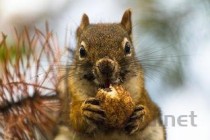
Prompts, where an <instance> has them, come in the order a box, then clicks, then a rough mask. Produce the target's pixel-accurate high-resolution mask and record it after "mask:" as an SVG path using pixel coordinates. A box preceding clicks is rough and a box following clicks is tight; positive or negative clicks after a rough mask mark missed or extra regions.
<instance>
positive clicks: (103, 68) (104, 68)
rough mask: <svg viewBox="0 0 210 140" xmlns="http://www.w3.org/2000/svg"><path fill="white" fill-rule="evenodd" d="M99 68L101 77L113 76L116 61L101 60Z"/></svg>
mask: <svg viewBox="0 0 210 140" xmlns="http://www.w3.org/2000/svg"><path fill="white" fill-rule="evenodd" d="M97 67H98V70H99V72H100V73H101V75H103V76H106V77H110V76H112V74H113V72H114V69H115V65H114V61H113V60H111V59H102V60H99V62H98V63H97Z"/></svg>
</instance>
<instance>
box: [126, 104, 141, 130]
mask: <svg viewBox="0 0 210 140" xmlns="http://www.w3.org/2000/svg"><path fill="white" fill-rule="evenodd" d="M144 115H145V110H144V106H142V105H137V106H136V108H135V110H134V112H133V114H132V115H131V117H130V119H129V120H128V123H127V125H126V126H125V131H126V132H127V133H128V134H133V133H135V132H136V131H137V130H138V129H139V125H140V123H141V122H142V121H143V120H144Z"/></svg>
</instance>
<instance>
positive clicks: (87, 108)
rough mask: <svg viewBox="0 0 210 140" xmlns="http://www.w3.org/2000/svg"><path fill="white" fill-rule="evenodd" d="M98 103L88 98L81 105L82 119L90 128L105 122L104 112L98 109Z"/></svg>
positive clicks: (94, 99) (96, 100)
mask: <svg viewBox="0 0 210 140" xmlns="http://www.w3.org/2000/svg"><path fill="white" fill-rule="evenodd" d="M99 104H100V101H99V100H98V99H96V98H89V99H87V100H85V101H84V103H83V104H82V106H81V108H82V114H83V119H84V120H85V121H86V122H87V123H88V124H89V125H91V126H92V127H97V126H98V125H100V124H102V123H103V122H104V121H105V119H106V118H105V112H104V110H102V109H101V107H100V105H99Z"/></svg>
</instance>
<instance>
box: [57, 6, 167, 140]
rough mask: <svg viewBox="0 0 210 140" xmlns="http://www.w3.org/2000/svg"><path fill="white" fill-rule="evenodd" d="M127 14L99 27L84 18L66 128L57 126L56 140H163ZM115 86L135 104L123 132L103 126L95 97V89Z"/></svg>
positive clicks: (71, 76) (78, 35) (70, 78)
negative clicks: (126, 92)
mask: <svg viewBox="0 0 210 140" xmlns="http://www.w3.org/2000/svg"><path fill="white" fill-rule="evenodd" d="M131 14H132V13H131V10H130V9H128V10H126V11H125V12H124V14H123V16H122V19H121V22H120V23H97V24H92V23H90V22H89V17H88V16H87V15H86V14H84V15H83V16H82V20H81V23H80V25H79V27H78V28H77V30H76V38H77V47H76V49H75V52H74V59H73V64H72V66H71V67H70V69H69V72H68V74H67V76H68V77H67V79H68V81H67V82H68V83H67V86H68V87H67V88H68V92H69V93H68V94H69V97H70V100H69V103H67V105H68V107H67V108H69V110H68V111H67V112H68V114H67V115H65V116H66V117H65V119H66V118H67V119H68V121H67V122H68V123H69V125H68V127H66V128H64V127H61V128H60V131H59V133H60V134H58V135H57V137H56V138H55V139H56V140H59V139H69V140H128V139H129V140H166V132H165V127H164V125H163V123H162V120H161V113H160V109H159V107H158V106H157V105H156V104H155V103H154V102H153V101H152V100H151V98H150V97H149V94H148V93H147V91H146V89H145V84H144V72H143V68H142V66H141V62H140V61H139V60H138V59H137V57H136V54H135V50H134V46H133V42H132V19H131ZM114 84H120V85H122V86H123V87H124V88H125V89H126V90H127V91H129V93H130V94H131V97H132V99H133V101H134V102H135V109H134V111H133V113H132V115H131V116H130V118H129V119H128V122H126V124H125V126H124V128H123V129H109V128H105V127H104V126H103V122H104V121H105V119H106V116H105V115H104V110H103V109H102V108H101V106H100V101H99V100H98V99H97V98H96V97H95V96H96V93H97V90H98V89H99V88H107V87H109V86H110V85H114ZM62 133H63V134H62ZM64 134H65V135H66V136H65V138H64V136H62V135H64Z"/></svg>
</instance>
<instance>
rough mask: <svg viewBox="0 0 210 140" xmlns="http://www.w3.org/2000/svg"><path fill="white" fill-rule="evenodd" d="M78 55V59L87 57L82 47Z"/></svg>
mask: <svg viewBox="0 0 210 140" xmlns="http://www.w3.org/2000/svg"><path fill="white" fill-rule="evenodd" d="M79 54H80V57H85V56H86V55H87V53H86V50H85V48H84V47H83V46H81V47H80V49H79Z"/></svg>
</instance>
